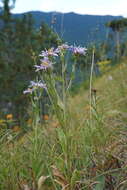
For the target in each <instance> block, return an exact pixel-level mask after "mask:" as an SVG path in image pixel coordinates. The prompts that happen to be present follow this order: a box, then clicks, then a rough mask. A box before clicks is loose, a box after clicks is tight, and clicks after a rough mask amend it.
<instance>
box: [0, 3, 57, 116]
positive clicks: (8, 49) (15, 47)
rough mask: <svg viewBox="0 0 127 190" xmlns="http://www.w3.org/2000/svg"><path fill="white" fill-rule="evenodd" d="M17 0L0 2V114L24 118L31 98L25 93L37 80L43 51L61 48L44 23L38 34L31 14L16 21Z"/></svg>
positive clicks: (55, 36) (53, 34)
mask: <svg viewBox="0 0 127 190" xmlns="http://www.w3.org/2000/svg"><path fill="white" fill-rule="evenodd" d="M14 3H15V0H0V6H1V7H0V94H1V98H0V112H1V113H2V112H4V113H6V114H7V113H8V112H12V113H14V114H15V115H16V117H20V116H21V115H22V114H23V113H25V112H26V110H25V109H26V108H27V106H26V105H27V103H28V98H26V97H25V96H24V95H23V90H24V89H25V88H26V87H27V86H28V82H29V81H30V80H33V79H34V77H35V76H34V75H35V74H34V73H35V72H34V69H33V65H34V64H35V61H36V62H37V63H38V62H39V59H38V55H39V54H40V52H41V50H43V49H46V48H49V47H51V46H57V45H58V44H59V42H60V40H59V39H58V36H57V35H56V34H55V33H54V32H53V31H52V30H51V29H50V28H49V27H48V26H47V25H46V24H45V23H44V22H42V25H41V27H40V28H39V29H38V30H37V29H35V28H34V20H33V18H32V16H31V15H30V14H24V15H23V16H22V17H21V18H13V17H12V15H11V12H10V10H11V9H12V8H13V7H14Z"/></svg>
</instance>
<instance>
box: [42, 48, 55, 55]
mask: <svg viewBox="0 0 127 190" xmlns="http://www.w3.org/2000/svg"><path fill="white" fill-rule="evenodd" d="M40 56H41V57H50V56H51V57H52V56H56V57H57V56H58V54H57V52H55V51H54V48H50V49H48V50H46V51H42V52H41V54H40Z"/></svg>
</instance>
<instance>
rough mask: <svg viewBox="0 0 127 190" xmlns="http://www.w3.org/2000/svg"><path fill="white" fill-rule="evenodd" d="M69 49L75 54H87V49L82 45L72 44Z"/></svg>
mask: <svg viewBox="0 0 127 190" xmlns="http://www.w3.org/2000/svg"><path fill="white" fill-rule="evenodd" d="M69 50H70V51H72V53H73V54H74V55H85V54H86V50H87V49H86V48H84V47H80V46H78V47H76V46H70V48H69Z"/></svg>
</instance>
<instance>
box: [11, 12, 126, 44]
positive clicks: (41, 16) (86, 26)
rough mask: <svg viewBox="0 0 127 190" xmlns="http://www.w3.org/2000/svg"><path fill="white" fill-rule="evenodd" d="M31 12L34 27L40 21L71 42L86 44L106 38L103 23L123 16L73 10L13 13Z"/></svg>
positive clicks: (17, 15) (19, 15)
mask: <svg viewBox="0 0 127 190" xmlns="http://www.w3.org/2000/svg"><path fill="white" fill-rule="evenodd" d="M24 14H31V15H32V16H33V19H34V20H35V28H39V27H40V25H41V23H42V22H45V23H47V24H48V25H49V27H51V28H52V29H53V30H54V31H55V32H56V33H58V35H59V36H60V37H62V38H63V39H64V40H65V41H67V42H68V43H71V44H74V43H75V44H77V45H86V44H89V43H96V42H101V41H103V40H106V35H107V33H108V31H109V30H110V29H108V28H106V27H105V24H106V23H107V22H109V21H111V20H114V19H119V18H123V17H122V16H112V15H104V16H100V15H88V14H79V13H74V12H68V13H61V12H41V11H29V12H25V13H22V14H13V15H14V16H15V17H21V16H22V15H24Z"/></svg>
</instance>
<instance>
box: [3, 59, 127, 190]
mask: <svg viewBox="0 0 127 190" xmlns="http://www.w3.org/2000/svg"><path fill="white" fill-rule="evenodd" d="M126 76H127V62H126V60H123V61H122V62H121V64H119V65H116V66H115V67H113V68H112V69H111V70H110V71H109V72H107V73H105V74H104V75H103V76H102V77H99V78H97V79H94V81H93V82H92V89H96V91H95V90H92V92H91V97H90V95H89V90H84V86H82V87H81V88H80V89H79V92H78V93H77V95H75V96H73V97H71V96H69V98H68V100H67V103H68V106H67V108H66V112H65V113H64V114H66V115H64V119H63V118H62V119H63V120H64V121H63V120H62V122H61V120H59V117H61V115H59V114H61V113H57V114H58V116H59V117H57V116H55V115H53V116H52V115H51V116H49V119H48V120H47V121H46V122H45V123H44V124H41V123H39V122H38V121H39V118H38V117H39V116H38V110H36V107H34V111H35V117H33V123H32V124H31V125H29V126H26V127H27V128H28V129H29V130H28V132H27V133H25V134H24V135H22V136H20V133H21V131H17V132H14V131H12V130H10V129H6V130H4V129H1V130H0V135H1V138H0V150H1V154H0V189H1V190H2V189H4V190H48V189H49V190H51V189H52V190H59V189H60V190H64V189H65V190H103V189H104V190H108V189H116V190H117V189H119V190H125V189H127V178H126V169H127V168H126V156H127V145H126V144H127V138H126V134H127V127H126V126H127V96H126V94H127V77H126ZM84 85H85V84H84ZM54 93H55V92H54ZM63 93H64V92H63ZM90 98H91V105H90ZM60 119H61V118H60Z"/></svg>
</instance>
